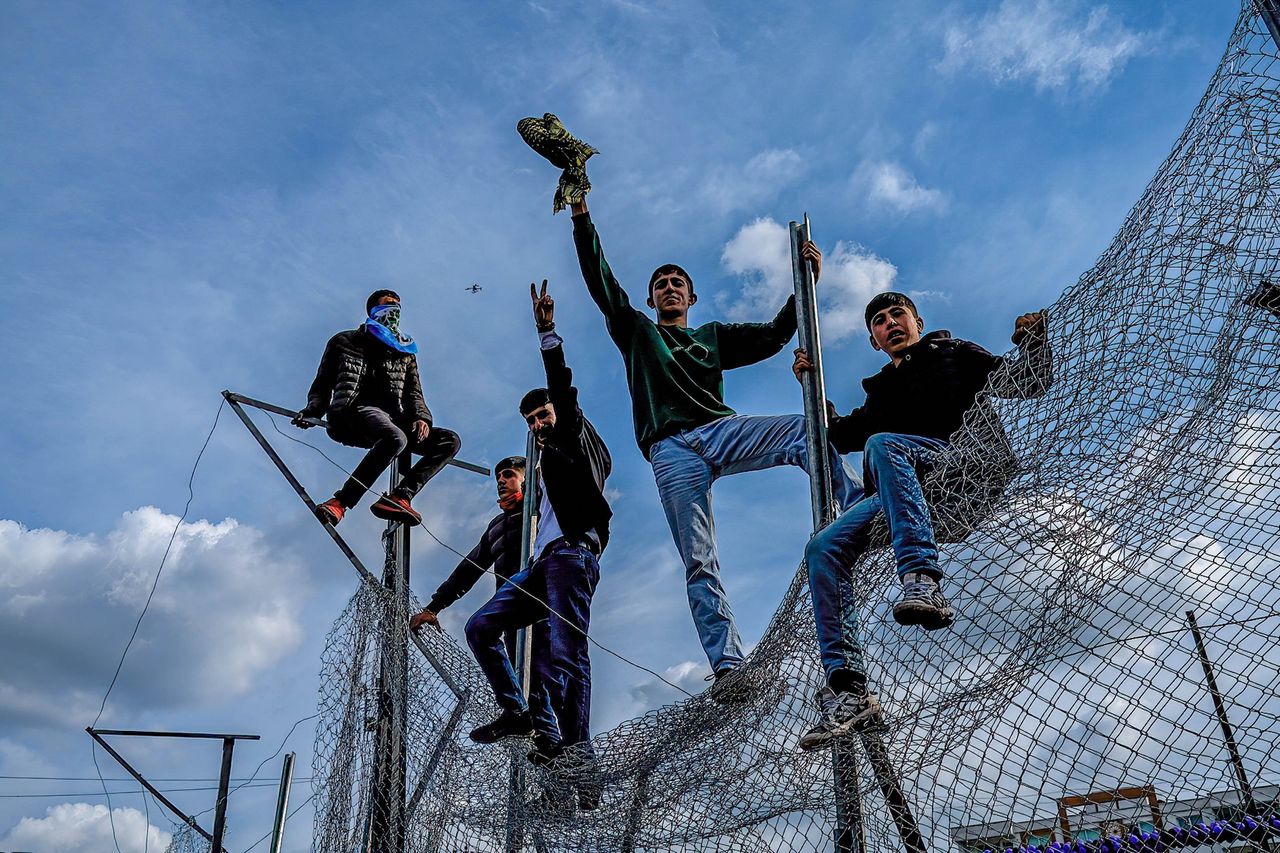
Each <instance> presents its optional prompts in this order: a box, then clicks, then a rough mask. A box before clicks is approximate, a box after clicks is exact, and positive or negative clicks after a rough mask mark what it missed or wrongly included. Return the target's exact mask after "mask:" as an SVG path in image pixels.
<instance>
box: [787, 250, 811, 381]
mask: <svg viewBox="0 0 1280 853" xmlns="http://www.w3.org/2000/svg"><path fill="white" fill-rule="evenodd" d="M810 245H812V244H810ZM795 356H796V360H795V361H793V362H791V372H792V373H794V374H795V375H796V381H797V382H804V374H806V373H808V372H809V371H810V370H813V361H812V360H811V359H810V358H809V352H808V350H806V349H805V348H804V347H796V350H795Z"/></svg>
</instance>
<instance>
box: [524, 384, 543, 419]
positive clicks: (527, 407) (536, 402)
mask: <svg viewBox="0 0 1280 853" xmlns="http://www.w3.org/2000/svg"><path fill="white" fill-rule="evenodd" d="M550 402H551V394H550V393H549V392H548V391H547V389H546V388H534V389H533V390H532V391H530V392H529V393H528V394H525V395H524V396H523V397H521V398H520V415H521V417H528V415H529V413H530V412H532V411H533V410H534V409H540V408H542V407H543V406H545V405H546V404H547V403H550Z"/></svg>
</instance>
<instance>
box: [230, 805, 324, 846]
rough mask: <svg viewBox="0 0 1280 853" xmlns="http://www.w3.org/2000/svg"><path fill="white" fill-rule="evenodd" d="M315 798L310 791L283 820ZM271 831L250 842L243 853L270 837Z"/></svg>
mask: <svg viewBox="0 0 1280 853" xmlns="http://www.w3.org/2000/svg"><path fill="white" fill-rule="evenodd" d="M315 798H316V795H315V794H314V793H312V794H311V796H309V797H307V798H306V799H305V800H303V801H302V802H300V803H298V805H296V806H294V808H293V811H291V812H289V813H288V814H287V815H285V817H284V819H285V822H288V820H289V818H291V817H293V816H294V815H296V814H297V813H298V812H300V811H302V809H303V808H304V807H305V806H306V805H307V803H309V802H311V801H312V800H314V799H315ZM271 832H275V827H272V828H271ZM271 832H268V833H267V834H266V835H264V836H262V837H261V838H259V839H258V840H257V841H255V842H253V843H252V844H250V845H249V846H248V847H247V848H245V851H244V853H250V851H252V850H253V848H255V847H257V846H258V845H259V844H261V843H262V842H264V841H266V840H267V839H268V838H270V837H271Z"/></svg>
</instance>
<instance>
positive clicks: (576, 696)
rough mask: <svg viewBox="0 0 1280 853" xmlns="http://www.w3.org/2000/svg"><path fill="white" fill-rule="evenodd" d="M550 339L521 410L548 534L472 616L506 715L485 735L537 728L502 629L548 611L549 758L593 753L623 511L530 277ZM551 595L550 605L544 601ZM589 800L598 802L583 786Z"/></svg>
mask: <svg viewBox="0 0 1280 853" xmlns="http://www.w3.org/2000/svg"><path fill="white" fill-rule="evenodd" d="M530 295H531V296H532V297H533V307H534V320H535V322H536V324H537V328H538V333H539V335H540V338H541V349H542V362H543V366H544V367H545V368H546V373H547V387H546V388H537V389H534V390H533V391H530V392H529V393H528V394H526V395H525V396H524V398H523V399H522V400H521V401H520V414H521V415H522V416H523V417H524V419H525V422H526V423H528V425H529V429H530V430H531V431H532V432H533V433H534V435H535V436H537V440H538V448H539V454H540V457H541V461H540V463H539V469H540V470H539V472H538V477H537V480H536V486H537V488H538V489H539V507H540V509H539V518H538V535H537V539H536V541H535V542H534V546H533V553H534V554H535V555H536V556H535V559H534V562H533V564H532V565H531V566H530V567H529V568H528V569H527V570H524V571H521V572H518V573H517V574H516V575H515V577H513V578H511V580H510V581H508V582H507V583H505V584H503V586H502V588H501V589H499V590H498V592H497V593H496V594H495V595H494V596H493V598H492V599H490V600H489V602H488V603H487V604H485V605H484V606H483V607H481V608H480V610H478V611H477V612H476V614H475V615H474V616H472V617H471V619H470V621H468V622H467V631H466V633H467V642H468V644H469V645H470V646H471V650H472V652H473V653H474V654H475V656H476V661H477V662H478V663H479V664H480V669H481V670H482V671H483V672H484V674H485V675H486V676H487V677H488V679H489V683H490V685H492V687H493V692H494V696H495V698H496V699H497V701H498V706H499V707H500V708H502V713H501V715H500V716H499V717H498V718H497V719H496V720H494V721H493V722H491V723H489V724H487V725H484V726H481V727H479V728H477V729H476V730H474V731H473V732H471V739H472V740H474V741H476V742H477V743H493V742H495V741H497V740H499V739H501V738H505V737H515V736H529V735H531V734H533V722H532V720H531V718H530V714H529V709H528V706H527V704H526V703H525V699H524V696H523V695H522V693H521V690H520V685H519V682H518V681H517V680H516V676H515V672H514V670H513V669H512V668H511V661H510V660H509V659H508V657H507V654H506V650H505V649H504V648H503V644H502V639H501V637H502V632H503V631H507V630H512V629H515V628H521V627H524V626H526V625H530V624H532V623H534V622H536V621H538V620H540V619H547V630H546V631H539V632H535V638H536V637H537V636H539V635H542V636H544V637H545V640H544V641H543V642H541V643H535V645H534V647H533V666H534V668H535V669H536V670H537V673H538V677H539V678H540V679H541V680H542V684H543V686H544V689H545V690H546V691H547V694H548V696H549V697H550V700H551V708H552V710H553V711H554V713H555V715H556V719H557V720H558V722H559V727H560V733H561V743H560V744H558V745H556V746H555V747H554V748H553V749H552V750H551V754H550V755H545V758H548V759H552V760H555V759H557V758H558V756H559V754H560V753H562V752H563V751H564V750H566V749H568V748H570V747H576V749H575V750H574V751H573V754H572V755H571V756H567V758H568V760H569V761H571V762H581V761H589V760H590V758H591V755H592V751H591V732H590V714H591V662H590V660H589V658H588V654H587V631H588V628H589V626H590V615H591V597H592V596H593V595H594V594H595V589H596V584H597V582H598V581H599V579H600V566H599V563H598V562H597V558H598V557H599V555H600V554H601V553H602V552H603V551H604V547H605V545H606V544H608V541H609V519H610V518H611V516H612V515H613V513H612V511H611V510H610V508H609V503H608V501H607V500H605V497H604V483H605V479H606V478H607V477H608V476H609V471H610V469H611V467H612V461H611V459H610V457H609V450H608V448H607V447H605V444H604V441H603V440H601V438H600V435H599V434H598V433H597V432H596V430H595V427H594V426H592V425H591V422H590V421H588V420H587V419H586V417H585V416H584V415H583V414H582V409H581V408H580V407H579V406H578V390H577V389H576V388H575V387H573V374H572V372H571V371H570V370H569V368H568V366H567V365H566V364H565V360H564V350H563V349H562V347H561V345H562V344H563V343H564V342H563V340H561V338H560V336H559V335H557V334H556V333H555V323H554V302H553V301H552V299H551V297H550V296H548V295H547V283H546V282H545V281H544V282H543V283H542V294H541V296H539V295H538V293H537V292H536V291H535V289H534V288H533V286H532V285H530ZM543 602H545V604H544V603H543ZM579 798H580V801H581V804H582V806H583V807H584V808H592V807H594V806H595V804H596V801H597V798H598V795H597V796H596V797H592V796H591V795H589V794H588V793H587V792H586V791H585V790H583V789H580V790H579Z"/></svg>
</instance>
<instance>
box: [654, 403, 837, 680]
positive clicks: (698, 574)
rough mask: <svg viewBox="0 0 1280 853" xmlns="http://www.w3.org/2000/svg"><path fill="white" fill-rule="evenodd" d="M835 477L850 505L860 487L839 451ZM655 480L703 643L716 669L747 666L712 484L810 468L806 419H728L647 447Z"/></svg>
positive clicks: (834, 463) (833, 454) (833, 465)
mask: <svg viewBox="0 0 1280 853" xmlns="http://www.w3.org/2000/svg"><path fill="white" fill-rule="evenodd" d="M830 459H831V478H832V484H833V486H834V492H835V499H836V502H837V503H838V504H839V505H840V506H841V507H847V506H849V505H850V504H852V503H853V502H854V501H856V500H857V499H858V498H859V497H861V495H862V488H861V483H859V482H858V479H857V477H856V476H855V475H854V474H853V473H851V472H850V471H849V470H848V469H847V468H846V467H845V465H844V463H843V461H842V460H841V459H840V456H839V454H837V453H836V452H835V450H834V449H832V450H831V451H830ZM649 462H650V463H651V464H652V465H653V479H654V480H655V481H656V482H657V484H658V496H659V497H660V498H661V499H662V508H663V510H665V511H666V514H667V524H668V525H670V527H671V536H672V538H674V539H675V542H676V548H677V549H679V551H680V557H681V559H682V560H683V561H684V571H685V583H686V584H688V593H689V610H690V611H691V612H692V613H693V624H694V627H695V628H697V630H698V639H700V640H701V641H702V648H703V650H705V651H706V653H707V659H708V660H709V661H711V668H712V669H714V670H716V671H719V670H721V669H723V668H725V667H732V666H736V665H738V664H739V663H741V662H742V659H743V656H744V653H743V650H742V638H741V637H739V636H738V628H737V625H736V624H735V623H734V619H733V611H732V610H731V609H730V607H729V599H728V597H727V596H726V595H725V591H724V586H722V585H721V583H720V561H719V558H718V557H717V555H716V535H715V519H714V518H713V517H712V515H711V484H712V483H714V482H715V481H716V479H717V478H719V477H723V476H727V475H729V474H740V473H742V472H744V471H759V470H762V469H764V468H773V467H775V466H778V465H797V466H799V467H801V468H805V469H807V468H808V466H809V451H808V447H807V445H806V443H805V434H804V416H803V415H775V416H753V415H730V416H729V417H725V418H720V419H719V420H716V421H712V422H711V423H709V424H704V425H703V426H700V427H697V428H695V429H690V430H685V431H684V432H681V433H677V434H676V435H673V436H670V437H668V438H664V439H662V440H661V441H659V442H658V443H656V444H655V445H653V447H652V448H651V449H650V451H649Z"/></svg>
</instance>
